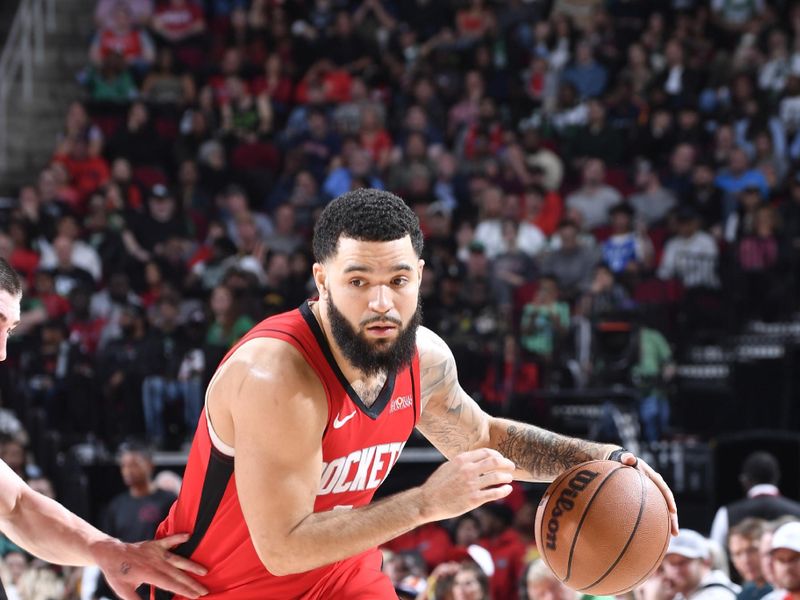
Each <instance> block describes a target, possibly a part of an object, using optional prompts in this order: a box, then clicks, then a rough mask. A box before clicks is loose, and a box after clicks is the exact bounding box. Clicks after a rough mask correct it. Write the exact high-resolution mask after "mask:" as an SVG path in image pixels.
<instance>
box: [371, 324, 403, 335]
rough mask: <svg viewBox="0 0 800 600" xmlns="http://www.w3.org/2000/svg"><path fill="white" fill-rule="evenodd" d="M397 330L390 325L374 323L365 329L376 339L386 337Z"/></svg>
mask: <svg viewBox="0 0 800 600" xmlns="http://www.w3.org/2000/svg"><path fill="white" fill-rule="evenodd" d="M396 329H397V325H393V324H391V323H375V324H373V325H370V326H369V327H367V331H368V332H369V333H370V334H371V335H374V336H376V337H388V336H390V335H392V334H393V333H394V332H395V330H396Z"/></svg>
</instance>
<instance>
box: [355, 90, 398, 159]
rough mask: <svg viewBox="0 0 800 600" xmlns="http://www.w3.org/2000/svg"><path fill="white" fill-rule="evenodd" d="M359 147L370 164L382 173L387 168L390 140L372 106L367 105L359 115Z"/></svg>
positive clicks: (390, 146)
mask: <svg viewBox="0 0 800 600" xmlns="http://www.w3.org/2000/svg"><path fill="white" fill-rule="evenodd" d="M360 140H361V147H362V148H364V149H365V150H367V152H369V154H370V156H371V157H372V162H373V163H375V166H376V167H377V168H378V170H379V171H380V172H381V173H383V172H384V171H385V169H387V168H388V167H389V161H390V159H391V152H392V138H391V137H389V133H388V132H387V131H386V128H385V127H384V125H383V123H382V122H381V120H380V114H379V113H378V111H377V110H376V109H375V107H374V106H371V105H367V106H365V107H364V112H363V113H362V115H361V133H360Z"/></svg>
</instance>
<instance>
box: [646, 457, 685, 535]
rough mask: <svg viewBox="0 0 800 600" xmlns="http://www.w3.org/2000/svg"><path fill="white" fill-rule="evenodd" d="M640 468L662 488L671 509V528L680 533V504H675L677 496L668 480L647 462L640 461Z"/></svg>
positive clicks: (674, 533)
mask: <svg viewBox="0 0 800 600" xmlns="http://www.w3.org/2000/svg"><path fill="white" fill-rule="evenodd" d="M639 468H640V469H642V471H644V474H645V475H647V476H648V477H649V478H650V479H651V480H652V481H653V483H655V484H656V486H657V487H658V489H659V490H661V493H662V494H663V495H664V499H665V500H666V501H667V508H668V509H669V520H670V528H671V529H672V535H678V530H679V528H680V527H679V525H678V505H677V504H675V496H673V495H672V490H671V489H669V486H668V485H667V482H666V481H664V478H663V477H661V475H659V474H658V473H656V472H655V471H654V470H653V468H652V467H651V466H650V465H648V464H647V463H646V462H644V461H639Z"/></svg>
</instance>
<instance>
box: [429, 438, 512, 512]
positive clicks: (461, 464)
mask: <svg viewBox="0 0 800 600" xmlns="http://www.w3.org/2000/svg"><path fill="white" fill-rule="evenodd" d="M515 469H516V467H515V466H514V463H513V462H512V461H510V460H508V459H507V458H505V457H504V456H503V455H502V454H500V453H499V452H497V451H496V450H492V449H490V448H480V449H478V450H470V451H469V452H464V453H462V454H459V455H458V456H456V457H455V458H453V459H452V460H450V461H448V462H446V463H444V464H443V465H442V466H440V467H439V468H438V469H436V471H434V472H433V474H432V475H431V476H430V478H428V480H427V481H426V482H425V483H424V484H423V485H422V488H421V491H422V502H423V506H422V508H423V510H424V511H425V513H426V515H428V516H429V518H430V520H433V521H439V520H441V519H450V518H452V517H457V516H459V515H462V514H464V513H465V512H468V511H470V510H472V509H473V508H477V507H478V506H481V505H482V504H485V503H487V502H492V501H494V500H499V499H500V498H505V497H506V496H508V495H509V494H510V493H511V485H510V483H511V481H512V480H513V478H514V471H515Z"/></svg>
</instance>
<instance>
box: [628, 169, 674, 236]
mask: <svg viewBox="0 0 800 600" xmlns="http://www.w3.org/2000/svg"><path fill="white" fill-rule="evenodd" d="M634 183H635V185H636V190H637V192H636V193H635V194H631V196H630V198H628V202H630V205H631V206H632V207H633V209H634V210H635V211H636V218H637V219H639V220H641V221H643V222H644V223H645V225H647V227H648V228H649V227H653V226H655V225H658V224H660V223H662V222H663V221H664V220H665V219H666V217H667V215H668V214H669V212H670V211H671V210H672V209H673V208H674V207H675V205H676V204H677V203H678V201H677V199H676V198H675V195H674V194H673V193H672V192H671V191H670V190H668V189H667V188H665V187H664V186H663V185H661V177H660V176H659V175H658V173H657V172H656V171H655V169H654V168H653V164H652V163H651V162H650V161H649V160H647V159H640V160H638V161H637V162H636V168H635V177H634Z"/></svg>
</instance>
